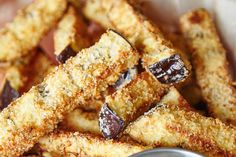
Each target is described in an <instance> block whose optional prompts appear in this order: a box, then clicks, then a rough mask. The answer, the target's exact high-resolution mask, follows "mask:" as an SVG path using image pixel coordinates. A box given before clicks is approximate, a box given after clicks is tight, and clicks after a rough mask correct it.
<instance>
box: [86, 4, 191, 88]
mask: <svg viewBox="0 0 236 157" xmlns="http://www.w3.org/2000/svg"><path fill="white" fill-rule="evenodd" d="M83 10H84V13H85V15H86V16H87V17H88V18H90V19H93V20H95V21H97V22H98V23H100V24H101V25H103V26H104V27H108V28H114V29H116V30H118V31H119V32H120V33H121V34H122V35H124V36H125V37H126V38H127V39H128V40H129V42H130V43H131V44H132V45H134V46H135V47H136V48H137V49H138V50H139V51H140V52H143V53H142V61H143V65H144V67H145V68H146V69H147V71H149V72H151V73H152V74H153V75H154V76H155V77H156V79H158V80H159V81H160V82H161V83H166V84H171V83H178V82H180V81H183V80H184V79H185V78H186V77H187V76H188V74H189V70H190V69H191V68H190V64H189V62H188V61H187V60H184V62H185V64H184V62H183V61H182V59H181V58H180V56H179V55H178V50H177V49H174V48H173V46H172V44H171V43H170V42H168V41H167V40H166V39H164V37H163V35H162V33H161V32H160V31H159V29H158V28H156V27H155V26H154V25H153V24H152V23H151V22H150V21H148V20H147V19H146V18H145V17H144V16H143V15H141V14H140V13H139V12H138V11H136V10H135V9H134V8H133V7H132V6H131V4H129V2H128V1H127V0H97V1H94V0H87V1H86V4H85V7H84V9H83ZM186 66H187V67H186Z"/></svg>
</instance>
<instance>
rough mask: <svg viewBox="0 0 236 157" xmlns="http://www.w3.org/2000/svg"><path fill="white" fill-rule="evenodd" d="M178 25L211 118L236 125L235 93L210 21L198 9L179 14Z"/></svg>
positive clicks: (221, 48) (217, 38)
mask: <svg viewBox="0 0 236 157" xmlns="http://www.w3.org/2000/svg"><path fill="white" fill-rule="evenodd" d="M180 22H181V27H182V31H183V34H184V35H185V37H186V40H187V41H188V45H189V47H190V49H191V50H192V55H193V57H192V59H193V65H194V68H195V69H196V77H197V82H198V84H199V86H200V87H201V91H202V95H203V98H204V99H205V101H206V102H207V104H208V108H209V111H210V113H211V115H212V116H214V117H216V118H219V119H221V120H222V121H225V122H229V123H232V124H236V90H235V88H234V87H233V86H232V80H231V78H230V75H229V70H228V68H227V65H228V62H227V59H226V53H225V49H224V48H223V46H222V44H221V42H220V39H219V36H218V35H217V32H216V28H215V26H214V23H213V20H212V18H211V17H210V15H209V14H208V13H207V11H205V10H203V9H199V10H196V11H192V12H189V13H186V14H185V15H183V16H182V17H181V20H180Z"/></svg>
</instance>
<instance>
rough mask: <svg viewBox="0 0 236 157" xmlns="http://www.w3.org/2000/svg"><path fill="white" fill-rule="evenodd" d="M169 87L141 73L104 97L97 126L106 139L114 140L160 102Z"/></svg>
mask: <svg viewBox="0 0 236 157" xmlns="http://www.w3.org/2000/svg"><path fill="white" fill-rule="evenodd" d="M168 88H169V86H168V85H163V84H161V83H159V82H158V81H156V80H155V79H154V78H153V77H152V76H151V75H150V74H149V73H148V72H143V73H141V74H139V75H138V76H137V78H135V79H134V80H132V81H131V82H130V83H129V84H128V85H127V86H125V87H123V88H121V89H119V90H117V91H116V92H115V93H113V94H112V95H111V96H107V97H106V101H105V104H104V105H103V106H102V108H101V111H100V114H99V125H100V129H101V131H102V133H103V135H104V136H105V137H106V138H116V137H117V136H118V135H119V134H120V133H121V132H122V131H123V130H124V129H125V127H126V126H127V125H128V124H129V123H130V122H132V121H133V120H135V119H136V118H137V117H139V116H140V115H142V114H143V113H144V112H145V111H147V110H148V109H149V108H150V106H152V104H153V102H158V101H160V99H161V97H162V96H163V95H164V94H165V93H166V92H167V91H168Z"/></svg>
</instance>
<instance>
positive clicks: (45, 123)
mask: <svg viewBox="0 0 236 157" xmlns="http://www.w3.org/2000/svg"><path fill="white" fill-rule="evenodd" d="M138 59H139V56H138V54H137V53H136V51H135V50H134V49H133V48H132V46H131V45H130V44H129V43H128V42H127V41H126V40H125V39H124V38H123V37H121V36H120V35H118V34H117V33H115V32H114V31H111V30H109V31H107V33H105V34H104V35H102V37H101V39H100V40H99V42H97V43H96V44H95V45H94V46H92V47H90V48H87V49H83V50H82V51H81V52H79V53H78V55H77V56H76V57H74V58H71V59H69V60H68V61H67V62H66V63H65V64H63V65H60V66H58V68H57V69H56V70H55V71H54V72H53V73H51V74H49V75H48V76H47V77H46V78H45V79H44V81H43V82H42V83H41V84H39V85H37V86H35V87H32V88H31V89H30V91H29V92H27V93H25V94H24V95H22V96H21V97H20V98H18V99H17V100H16V101H14V102H12V103H11V104H10V105H9V106H8V107H7V108H5V109H4V110H3V111H2V112H1V113H0V156H19V155H20V154H22V153H23V152H25V151H27V150H28V149H29V148H31V147H32V146H33V145H34V144H35V143H36V142H37V141H38V140H39V138H40V137H42V136H44V135H45V134H47V133H49V132H51V131H52V130H53V129H54V128H56V125H57V123H59V122H60V121H61V120H62V119H63V117H64V116H65V115H66V114H67V113H69V112H71V111H72V110H73V109H75V107H76V106H78V105H79V104H83V103H84V102H86V101H87V100H89V99H91V98H93V97H95V98H97V97H99V96H100V95H101V93H102V92H103V91H105V90H106V88H107V87H108V85H112V84H114V83H115V82H116V80H117V79H118V78H119V76H120V74H121V73H122V72H124V71H126V70H127V69H128V68H131V67H133V66H134V65H135V64H137V62H138Z"/></svg>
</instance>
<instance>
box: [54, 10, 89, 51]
mask: <svg viewBox="0 0 236 157" xmlns="http://www.w3.org/2000/svg"><path fill="white" fill-rule="evenodd" d="M86 32H87V25H86V24H85V22H84V20H83V17H82V16H81V15H80V13H78V12H77V11H76V9H75V8H74V7H72V6H69V8H68V10H67V12H66V13H65V14H64V16H63V17H62V19H61V20H60V22H59V23H58V27H57V29H56V31H55V34H54V47H55V54H56V55H59V54H60V53H61V52H62V51H63V50H64V49H65V48H66V47H67V46H70V47H71V48H73V49H74V51H79V50H81V49H82V48H86V47H88V46H89V45H90V43H89V40H88V38H87V37H86Z"/></svg>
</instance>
